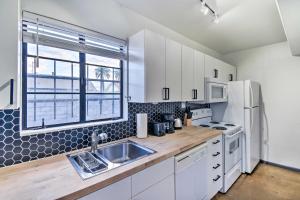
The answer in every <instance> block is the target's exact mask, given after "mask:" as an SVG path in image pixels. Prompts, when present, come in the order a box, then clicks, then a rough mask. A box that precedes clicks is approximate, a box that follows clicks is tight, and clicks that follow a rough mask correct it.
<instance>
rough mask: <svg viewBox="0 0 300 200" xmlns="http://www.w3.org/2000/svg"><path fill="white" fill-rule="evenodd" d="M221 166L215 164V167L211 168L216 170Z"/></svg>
mask: <svg viewBox="0 0 300 200" xmlns="http://www.w3.org/2000/svg"><path fill="white" fill-rule="evenodd" d="M220 166H221V165H220V164H217V165H216V166H214V167H213V168H214V169H218V168H219V167H220Z"/></svg>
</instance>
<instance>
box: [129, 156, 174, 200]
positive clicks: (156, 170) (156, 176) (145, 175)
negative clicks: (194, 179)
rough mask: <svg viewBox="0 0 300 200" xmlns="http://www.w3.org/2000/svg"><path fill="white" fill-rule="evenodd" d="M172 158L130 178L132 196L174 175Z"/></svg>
mask: <svg viewBox="0 0 300 200" xmlns="http://www.w3.org/2000/svg"><path fill="white" fill-rule="evenodd" d="M174 164H175V163H174V157H172V158H169V159H167V160H165V161H162V162H160V163H158V164H156V165H154V166H151V167H149V168H147V169H144V170H143V171H140V172H138V173H136V174H134V175H133V176H132V196H135V195H137V194H138V193H140V192H142V191H144V190H146V189H147V188H149V187H150V186H152V185H154V184H157V183H158V182H160V181H161V180H163V179H164V178H166V177H168V176H170V175H172V174H174V166H175V165H174Z"/></svg>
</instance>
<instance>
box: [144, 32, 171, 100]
mask: <svg viewBox="0 0 300 200" xmlns="http://www.w3.org/2000/svg"><path fill="white" fill-rule="evenodd" d="M165 42H166V41H165V38H164V37H163V36H161V35H159V34H156V33H153V32H151V31H148V30H146V31H145V61H146V62H145V63H146V77H145V78H146V91H145V93H146V102H160V101H163V88H164V87H165V78H166V75H165V74H166V71H165V69H166V67H165V62H166V60H165V58H166V55H165V53H166V51H165V46H166V44H165ZM141 81H142V80H141Z"/></svg>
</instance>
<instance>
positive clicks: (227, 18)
mask: <svg viewBox="0 0 300 200" xmlns="http://www.w3.org/2000/svg"><path fill="white" fill-rule="evenodd" d="M115 1H117V2H118V3H120V4H121V5H123V6H124V7H127V8H129V9H131V10H134V11H136V12H138V13H140V14H142V15H144V16H146V17H148V18H151V19H153V20H155V21H157V22H159V23H161V24H163V25H165V26H167V27H169V28H171V29H173V30H175V31H177V32H179V33H181V34H183V35H185V36H187V37H189V38H191V39H193V40H195V41H197V42H199V43H202V44H204V45H206V46H207V47H209V48H212V49H214V50H216V51H218V52H220V53H222V54H226V53H230V52H234V51H239V50H243V49H248V48H253V47H258V46H263V45H268V44H272V43H276V42H282V41H286V37H285V34H284V31H283V27H282V24H281V20H280V17H279V13H278V10H277V7H276V3H275V0H217V6H218V9H219V13H220V14H221V18H220V23H219V24H214V23H212V17H210V16H203V14H202V13H201V12H200V8H201V4H200V0H115Z"/></svg>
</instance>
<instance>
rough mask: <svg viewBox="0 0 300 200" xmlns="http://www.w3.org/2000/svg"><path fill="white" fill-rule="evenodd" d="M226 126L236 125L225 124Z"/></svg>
mask: <svg viewBox="0 0 300 200" xmlns="http://www.w3.org/2000/svg"><path fill="white" fill-rule="evenodd" d="M225 126H235V125H234V124H225Z"/></svg>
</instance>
